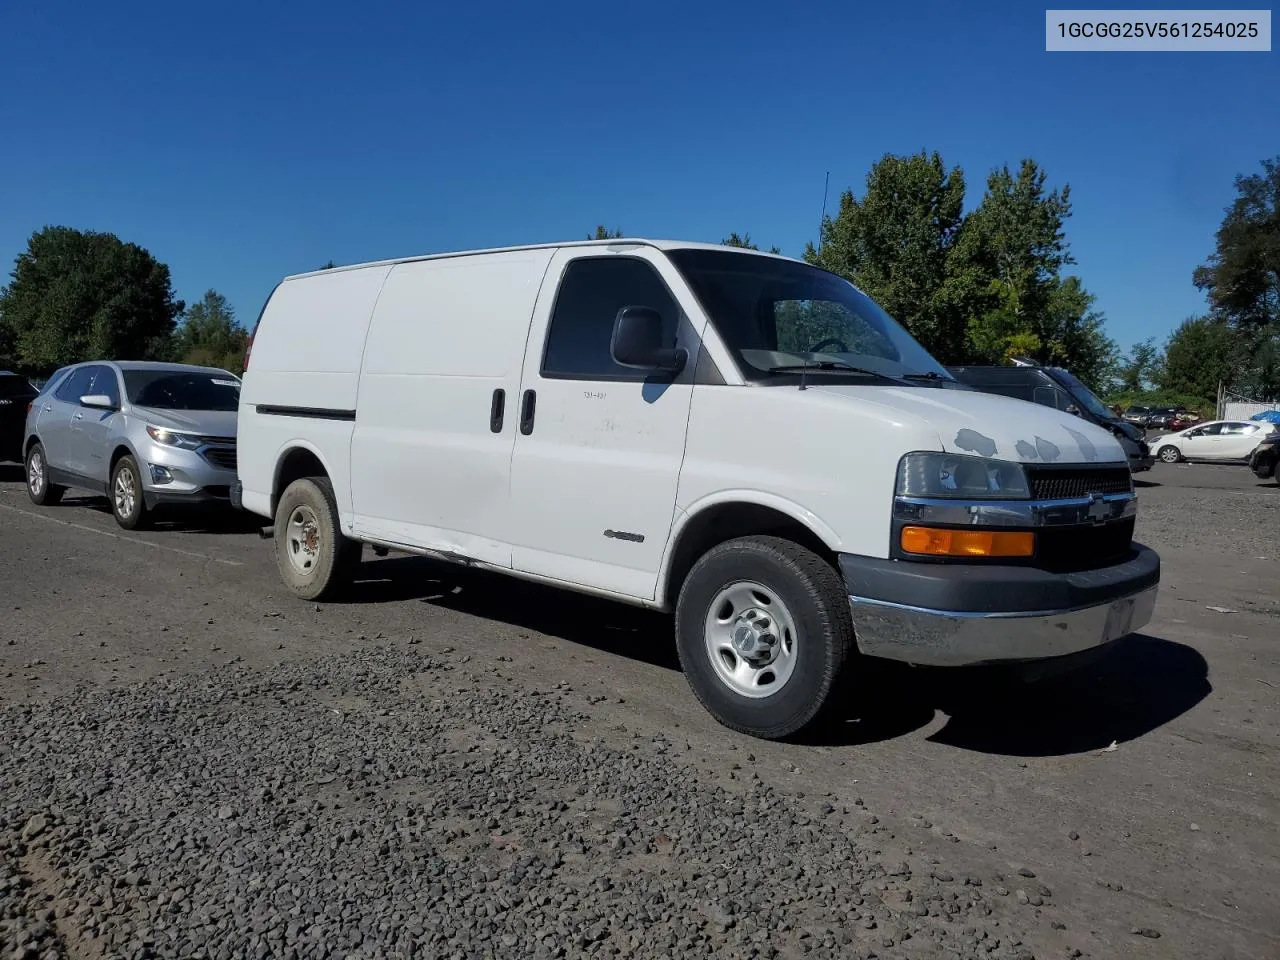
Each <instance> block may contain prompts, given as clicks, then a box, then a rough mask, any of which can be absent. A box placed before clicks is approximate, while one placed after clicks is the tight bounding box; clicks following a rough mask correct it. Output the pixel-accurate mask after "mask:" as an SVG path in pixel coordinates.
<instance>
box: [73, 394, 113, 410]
mask: <svg viewBox="0 0 1280 960" xmlns="http://www.w3.org/2000/svg"><path fill="white" fill-rule="evenodd" d="M80 406H82V407H91V408H92V409H94V410H114V409H115V408H116V405H115V404H114V403H112V402H111V398H110V397H108V396H107V395H106V394H105V393H91V394H89V395H88V396H86V397H81V398H80Z"/></svg>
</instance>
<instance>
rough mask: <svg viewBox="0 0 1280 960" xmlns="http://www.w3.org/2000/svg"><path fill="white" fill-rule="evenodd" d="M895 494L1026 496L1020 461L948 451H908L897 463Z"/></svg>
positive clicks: (990, 497)
mask: <svg viewBox="0 0 1280 960" xmlns="http://www.w3.org/2000/svg"><path fill="white" fill-rule="evenodd" d="M897 495H898V496H900V497H926V498H938V499H949V498H950V499H957V500H1030V499H1031V489H1030V486H1029V485H1028V483H1027V474H1026V471H1025V470H1023V468H1022V464H1020V463H1012V462H1010V461H1008V460H988V459H987V458H986V457H967V456H956V455H955V454H950V453H932V452H925V451H921V452H917V453H908V454H907V455H906V456H905V457H903V458H902V460H901V461H900V462H899V463H898V487H897Z"/></svg>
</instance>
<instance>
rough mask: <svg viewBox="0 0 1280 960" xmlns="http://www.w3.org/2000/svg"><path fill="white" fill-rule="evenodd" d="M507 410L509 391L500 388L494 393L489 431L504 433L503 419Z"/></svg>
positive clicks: (490, 410) (490, 407)
mask: <svg viewBox="0 0 1280 960" xmlns="http://www.w3.org/2000/svg"><path fill="white" fill-rule="evenodd" d="M506 410H507V391H505V390H503V389H502V388H501V387H499V388H498V389H497V390H495V391H493V402H492V403H491V404H490V405H489V429H490V430H491V431H493V432H494V433H501V432H502V418H503V415H504V414H505V413H506Z"/></svg>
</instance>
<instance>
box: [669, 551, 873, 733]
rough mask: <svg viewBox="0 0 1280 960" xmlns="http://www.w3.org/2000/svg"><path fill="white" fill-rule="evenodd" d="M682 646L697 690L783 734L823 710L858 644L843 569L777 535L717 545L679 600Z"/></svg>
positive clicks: (706, 702)
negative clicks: (841, 576)
mask: <svg viewBox="0 0 1280 960" xmlns="http://www.w3.org/2000/svg"><path fill="white" fill-rule="evenodd" d="M676 646H677V649H678V651H679V655H680V665H681V667H682V668H683V669H684V674H685V677H686V679H687V680H688V681H689V685H690V687H692V688H693V692H694V694H695V695H696V696H697V698H698V700H699V701H700V702H701V703H702V705H703V706H704V707H705V708H706V709H707V710H708V711H709V712H710V713H711V715H712V716H714V717H715V718H716V719H717V720H718V721H719V722H720V723H722V724H724V725H725V726H727V727H729V728H731V729H733V730H737V731H739V732H741V733H747V734H750V735H751V736H755V737H760V738H762V739H766V740H781V739H784V738H786V737H789V736H792V735H794V734H796V733H798V732H800V731H801V730H803V729H805V728H806V727H808V726H809V725H810V724H811V723H813V722H814V721H815V720H817V719H818V718H819V716H820V715H821V714H822V712H823V710H824V708H825V707H826V706H827V704H828V702H829V700H830V699H831V695H832V693H833V691H834V690H835V689H836V687H837V683H838V682H839V681H840V679H841V677H842V675H843V673H844V670H845V666H846V663H847V661H848V660H849V658H850V656H851V651H852V650H853V648H854V643H853V624H852V620H851V618H850V615H849V600H848V595H847V592H846V590H845V589H844V586H843V584H842V583H841V580H840V576H839V574H838V573H837V572H836V571H835V569H833V568H832V566H831V565H830V564H829V563H827V562H826V561H825V560H823V559H822V558H821V557H819V556H818V555H817V554H815V553H813V552H812V551H811V550H807V549H806V548H804V547H802V546H800V545H799V544H796V543H793V542H791V541H790V540H783V539H780V538H777V537H743V538H740V539H736V540H730V541H727V542H725V543H722V544H719V545H718V546H716V547H713V548H712V549H711V550H709V551H708V552H707V553H706V554H704V555H703V556H702V557H701V558H700V559H699V560H698V561H697V563H695V564H694V565H693V569H692V570H690V571H689V575H688V577H687V578H686V579H685V582H684V585H683V586H682V587H681V590H680V597H679V600H678V601H677V603H676Z"/></svg>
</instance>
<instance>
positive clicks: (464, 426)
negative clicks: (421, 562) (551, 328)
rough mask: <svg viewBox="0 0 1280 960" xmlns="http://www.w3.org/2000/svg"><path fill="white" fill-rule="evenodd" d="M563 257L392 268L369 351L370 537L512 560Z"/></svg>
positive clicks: (361, 464) (363, 466)
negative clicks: (529, 375)
mask: <svg viewBox="0 0 1280 960" xmlns="http://www.w3.org/2000/svg"><path fill="white" fill-rule="evenodd" d="M554 252H555V251H554V250H552V249H545V250H527V251H519V252H512V253H495V254H484V255H478V256H473V257H458V258H450V259H440V260H423V261H418V262H410V263H402V264H398V265H397V266H395V267H394V268H393V269H392V271H391V274H390V276H388V278H387V282H386V284H385V285H384V286H383V290H382V294H381V296H380V297H379V299H378V304H377V308H376V310H375V312H374V318H373V323H372V325H371V327H370V330H369V337H368V341H367V343H366V346H365V354H364V366H363V370H362V373H361V380H360V412H359V417H358V418H357V420H356V427H355V434H354V439H353V442H352V448H351V476H352V488H353V492H354V506H355V528H356V532H357V534H358V535H364V536H367V537H370V538H372V539H378V540H383V541H387V542H391V543H401V544H406V545H412V546H418V547H425V548H429V549H434V550H444V551H447V552H450V553H456V554H459V555H461V556H464V557H468V558H471V559H475V560H479V561H482V562H485V563H491V564H495V565H499V566H509V565H510V562H511V548H510V532H509V528H508V522H509V516H510V496H511V491H510V480H511V451H512V444H513V443H514V438H515V435H516V429H517V425H518V420H519V402H520V397H519V389H520V367H521V362H522V359H523V356H524V351H525V344H526V342H527V340H528V336H529V322H530V318H531V316H532V314H533V307H534V303H535V301H536V300H537V297H538V290H539V287H540V285H541V283H542V280H543V276H544V275H545V273H546V270H547V265H548V263H550V261H551V257H552V255H553V253H554ZM497 391H501V394H500V395H497V393H496V392H497Z"/></svg>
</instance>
